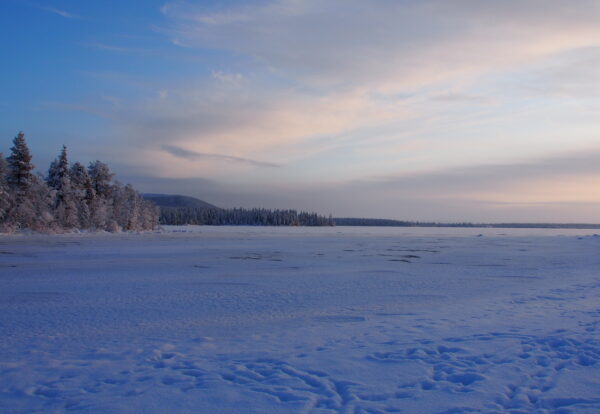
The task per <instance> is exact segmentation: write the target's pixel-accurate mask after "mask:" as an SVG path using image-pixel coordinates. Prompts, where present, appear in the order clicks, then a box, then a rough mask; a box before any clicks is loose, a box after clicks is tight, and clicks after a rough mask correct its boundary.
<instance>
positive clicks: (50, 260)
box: [0, 227, 600, 414]
mask: <svg viewBox="0 0 600 414" xmlns="http://www.w3.org/2000/svg"><path fill="white" fill-rule="evenodd" d="M596 231H597V230H596ZM593 232H594V231H591V232H587V233H588V234H587V235H586V231H583V230H504V229H418V228H417V229H406V228H341V227H340V228H313V229H307V228H260V227H256V228H249V227H230V228H227V227H220V228H211V227H169V228H166V229H165V230H164V231H163V232H160V233H149V234H120V235H111V234H73V235H55V236H42V235H15V236H6V235H4V236H0V412H2V413H34V412H40V413H42V412H43V413H53V412H69V411H75V412H81V413H145V414H149V413H210V414H212V413H370V414H375V413H388V412H390V413H393V412H403V413H472V412H484V413H493V412H511V413H598V412H600V335H599V334H600V237H594V236H593V235H591V234H592V233H593ZM480 234H481V236H479V235H480ZM478 236H479V237H478Z"/></svg>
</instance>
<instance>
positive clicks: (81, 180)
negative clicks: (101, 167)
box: [71, 162, 96, 229]
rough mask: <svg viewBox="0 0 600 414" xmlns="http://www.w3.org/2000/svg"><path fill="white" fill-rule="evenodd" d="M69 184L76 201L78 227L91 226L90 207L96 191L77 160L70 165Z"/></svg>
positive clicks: (85, 170) (85, 227)
mask: <svg viewBox="0 0 600 414" xmlns="http://www.w3.org/2000/svg"><path fill="white" fill-rule="evenodd" d="M71 186H72V188H73V193H74V194H75V202H76V203H77V214H78V221H79V225H78V228H80V229H88V228H90V227H91V226H92V223H91V213H90V208H91V206H92V205H93V202H94V198H95V197H96V192H95V191H94V186H93V184H92V179H91V178H90V175H89V174H88V171H87V169H86V168H85V167H84V166H83V164H81V163H79V162H76V163H75V164H73V166H72V167H71Z"/></svg>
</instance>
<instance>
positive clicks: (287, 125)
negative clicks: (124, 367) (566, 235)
mask: <svg viewBox="0 0 600 414" xmlns="http://www.w3.org/2000/svg"><path fill="white" fill-rule="evenodd" d="M0 11H1V12H0V46H1V47H0V56H1V57H2V61H3V62H4V63H3V70H2V75H3V76H2V77H1V78H0V91H1V93H0V133H1V134H2V136H4V137H5V138H4V144H1V145H0V150H1V151H4V152H5V153H6V152H7V151H8V148H9V147H10V141H11V139H12V137H13V136H14V135H15V134H16V133H17V132H18V131H19V130H23V131H25V133H26V136H27V139H28V142H29V143H30V146H31V148H32V151H33V153H34V157H35V158H34V161H35V163H36V165H37V166H38V167H39V169H40V170H45V169H46V168H47V165H48V163H49V162H50V160H51V159H52V158H53V157H54V156H55V155H56V153H57V152H58V151H59V149H60V147H61V145H62V144H63V143H64V144H66V145H68V146H69V148H70V153H71V158H72V159H73V160H80V161H82V162H89V161H91V160H95V159H101V160H103V161H105V162H107V163H109V165H111V166H112V168H113V170H114V171H115V172H116V173H117V174H118V176H119V178H120V179H121V180H122V181H126V182H131V183H132V184H134V185H135V186H136V187H137V188H138V189H140V190H142V191H146V192H165V193H181V194H187V195H192V196H197V197H200V198H202V199H204V200H206V201H208V202H212V203H214V204H217V205H221V206H224V207H230V206H238V205H242V206H246V207H251V206H262V207H284V208H288V207H291V208H299V209H309V210H315V211H318V212H320V213H325V214H328V213H330V212H331V213H333V214H334V215H336V216H369V217H388V218H398V219H412V220H443V221H455V220H459V221H462V220H471V221H566V222H576V221H587V222H600V162H599V161H600V135H599V134H600V117H599V116H598V113H600V111H599V110H600V3H599V2H598V1H596V0H580V1H578V2H572V1H557V0H544V1H542V0H505V1H497V2H496V1H494V2H492V1H481V0H455V1H452V0H421V1H416V0H406V1H392V0H372V1H364V0H328V1H317V0H262V1H206V0H205V1H165V0H162V1H153V0H151V1H126V0H121V1H116V0H115V1H101V2H90V1H85V2H84V1H73V0H72V1H59V0H57V1H54V0H50V1H46V0H44V1H30V0H4V1H3V2H2V5H0Z"/></svg>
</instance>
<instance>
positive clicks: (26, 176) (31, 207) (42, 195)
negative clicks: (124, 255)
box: [0, 132, 159, 232]
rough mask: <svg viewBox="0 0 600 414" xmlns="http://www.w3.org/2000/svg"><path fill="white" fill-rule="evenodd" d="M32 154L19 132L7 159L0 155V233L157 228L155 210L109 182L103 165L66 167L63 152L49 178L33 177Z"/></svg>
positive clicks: (128, 187)
mask: <svg viewBox="0 0 600 414" xmlns="http://www.w3.org/2000/svg"><path fill="white" fill-rule="evenodd" d="M31 159H32V156H31V153H30V152H29V148H28V147H27V143H26V141H25V135H24V134H23V133H22V132H20V133H19V134H18V135H17V136H16V137H15V139H14V140H13V147H12V148H11V154H10V156H9V157H7V158H6V159H5V158H4V156H3V154H2V153H0V232H13V231H16V230H19V229H31V230H35V231H44V232H53V231H58V232H60V231H73V230H83V229H89V230H107V231H113V232H114V231H121V230H128V231H141V230H151V229H154V228H155V227H157V226H158V219H159V210H158V208H157V207H156V206H155V205H154V204H153V203H151V202H149V201H147V200H144V199H143V198H142V196H141V195H140V194H139V193H138V192H137V191H135V189H134V188H133V187H132V186H131V185H129V184H128V185H122V184H121V183H119V182H114V181H113V177H114V174H112V173H111V172H110V170H109V168H108V166H107V165H106V164H104V163H102V162H100V161H94V162H92V163H90V165H89V166H88V167H87V168H86V167H85V166H83V165H82V164H80V163H79V162H76V163H74V164H72V165H71V164H70V163H69V160H68V157H67V147H66V146H63V148H62V150H61V152H60V154H59V156H58V157H57V158H56V159H55V160H54V161H53V162H52V163H51V164H50V168H49V169H48V175H47V176H46V177H43V176H41V175H36V174H34V173H33V169H34V165H33V164H32V163H31Z"/></svg>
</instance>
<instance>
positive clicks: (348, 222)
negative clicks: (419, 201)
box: [333, 217, 600, 229]
mask: <svg viewBox="0 0 600 414" xmlns="http://www.w3.org/2000/svg"><path fill="white" fill-rule="evenodd" d="M333 220H334V222H335V224H336V226H376V227H377V226H383V227H489V228H500V229H520V228H522V229H600V224H586V223H491V224H490V223H469V222H464V223H437V222H431V221H402V220H389V219H372V218H350V217H346V218H335V219H333Z"/></svg>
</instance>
